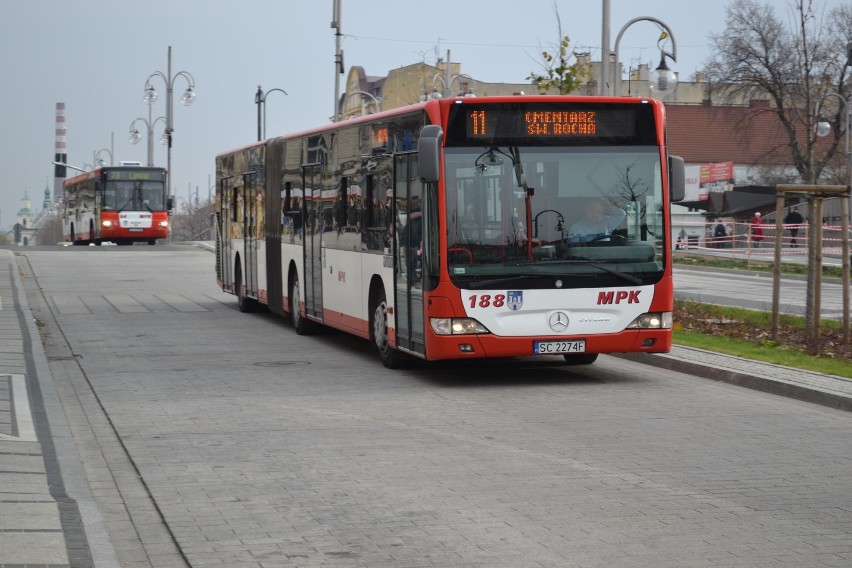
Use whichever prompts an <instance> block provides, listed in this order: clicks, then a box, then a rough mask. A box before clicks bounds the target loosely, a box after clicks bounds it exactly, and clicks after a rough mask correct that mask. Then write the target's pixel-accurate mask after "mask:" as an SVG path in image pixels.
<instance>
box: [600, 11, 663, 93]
mask: <svg viewBox="0 0 852 568" xmlns="http://www.w3.org/2000/svg"><path fill="white" fill-rule="evenodd" d="M642 21H648V22H654V23H655V24H657V25H658V26H660V27H661V28H663V30H665V31H664V32H663V33H662V34H661V35H660V39H659V40H658V41H657V45H659V42H660V41H662V40H664V39H667V38H671V40H672V50H671V52H668V51H665V50H663V49H662V48H660V64H659V66H657V68H656V69H655V70H654V72H653V73H651V88H652V89H654V90H655V91H656V92H658V93H660V94H661V95H666V94H668V93H670V92H671V91H672V90H674V87H675V85H677V74H676V73H675V72H674V71H672V70H671V69H669V66H668V65H666V57H668V58H670V59H671V60H672V61H675V62H677V43H676V42H675V37H674V34H673V33H672V30H671V28H669V26H668V25H666V23H665V22H663V21H662V20H660V19H658V18H654V17H653V16H639V17H638V18H633V19H632V20H630V21H629V22H627V23H626V24H624V26H623V27H622V28H621V31H619V32H618V35H617V36H616V38H615V52H614V54H615V58H614V59H615V61H614V62H613V64H612V66H613V81H612V83H610V88H609V91H610V94H611V95H612V96H619V95H620V94H621V73H620V72H619V70H618V48H619V46H620V45H621V36H622V35H624V32H625V31H627V28H629V27H630V26H632V25H633V24H635V23H636V22H642Z"/></svg>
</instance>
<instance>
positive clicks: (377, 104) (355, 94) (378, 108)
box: [341, 91, 382, 116]
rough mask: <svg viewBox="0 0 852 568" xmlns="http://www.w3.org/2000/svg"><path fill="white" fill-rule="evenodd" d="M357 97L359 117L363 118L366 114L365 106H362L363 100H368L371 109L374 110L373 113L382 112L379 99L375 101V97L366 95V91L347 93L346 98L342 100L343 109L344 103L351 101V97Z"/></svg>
mask: <svg viewBox="0 0 852 568" xmlns="http://www.w3.org/2000/svg"><path fill="white" fill-rule="evenodd" d="M358 96H360V97H361V114H360V115H359V116H364V115H365V114H367V105H366V104H364V99H368V100H369V102H370V103H372V104H373V108H375V109H376V110H375V112H382V102H381V101H380V100H379V99H377V98H376V97H375V96H373V95H371V94H370V93H368V92H366V91H354V92H352V93H349V94H348V95H346V98H345V99H343V105H342V106H343V107H344V108H345V107H346V102H347V101H348V100H349V99H351V98H352V97H358ZM368 104H369V103H368ZM341 110H342V109H341ZM342 114H343V113H342V112H341V115H342Z"/></svg>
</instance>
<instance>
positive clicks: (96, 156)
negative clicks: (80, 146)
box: [92, 148, 113, 167]
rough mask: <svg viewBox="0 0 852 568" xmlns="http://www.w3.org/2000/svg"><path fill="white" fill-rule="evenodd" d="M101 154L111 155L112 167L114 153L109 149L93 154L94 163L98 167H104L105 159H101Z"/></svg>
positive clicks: (110, 162)
mask: <svg viewBox="0 0 852 568" xmlns="http://www.w3.org/2000/svg"><path fill="white" fill-rule="evenodd" d="M101 152H106V153H107V154H109V165H110V166H112V162H113V159H112V151H111V150H110V149H109V148H101V149H100V150H96V151H94V152H92V163H94V164H95V166H96V167H100V166H103V165H104V161H103V159H101V157H100V156H101Z"/></svg>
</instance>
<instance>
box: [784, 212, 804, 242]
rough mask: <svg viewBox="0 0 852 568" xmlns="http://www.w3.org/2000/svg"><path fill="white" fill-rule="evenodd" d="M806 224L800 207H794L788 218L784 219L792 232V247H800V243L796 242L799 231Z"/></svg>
mask: <svg viewBox="0 0 852 568" xmlns="http://www.w3.org/2000/svg"><path fill="white" fill-rule="evenodd" d="M804 222H805V219H804V217H802V214H801V213H799V208H798V207H793V208H792V209H791V210H790V212H789V213H787V216H786V217H784V224H785V225H789V226H788V227H787V228H788V229H789V230H790V246H792V247H793V248H796V247H797V246H798V241H797V240H796V236H797V235H798V234H799V229H800V228H801V226H802V223H804Z"/></svg>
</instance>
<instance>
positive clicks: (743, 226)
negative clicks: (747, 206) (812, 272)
mask: <svg viewBox="0 0 852 568" xmlns="http://www.w3.org/2000/svg"><path fill="white" fill-rule="evenodd" d="M723 225H724V227H725V234H724V235H721V234H717V233H716V232H715V228H716V223H705V222H694V223H692V222H685V223H684V222H681V223H678V224H677V225H676V231H677V228H680V229H681V230H680V231H677V232H676V233H675V236H674V240H675V250H692V251H715V252H720V251H725V252H730V253H749V254H753V255H756V256H767V257H771V256H772V255H774V254H775V253H774V251H775V230H776V229H775V223H774V222H771V221H770V222H769V223H764V224H762V225H759V227H760V232H758V231H754V230H752V224H751V223H747V222H746V223H742V222H729V223H723ZM793 231H796V233H795V236H794V233H793ZM822 232H823V239H822V249H823V253H827V254H841V252H842V246H841V245H842V243H841V241H842V239H841V236H842V233H841V228H840V224H836V225H823V227H822ZM850 235H851V236H852V233H850ZM809 238H810V227H809V226H808V225H807V224H801V225H793V224H784V225H783V233H782V235H781V250H782V253H783V254H785V255H796V254H801V255H807V254H808V240H809Z"/></svg>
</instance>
